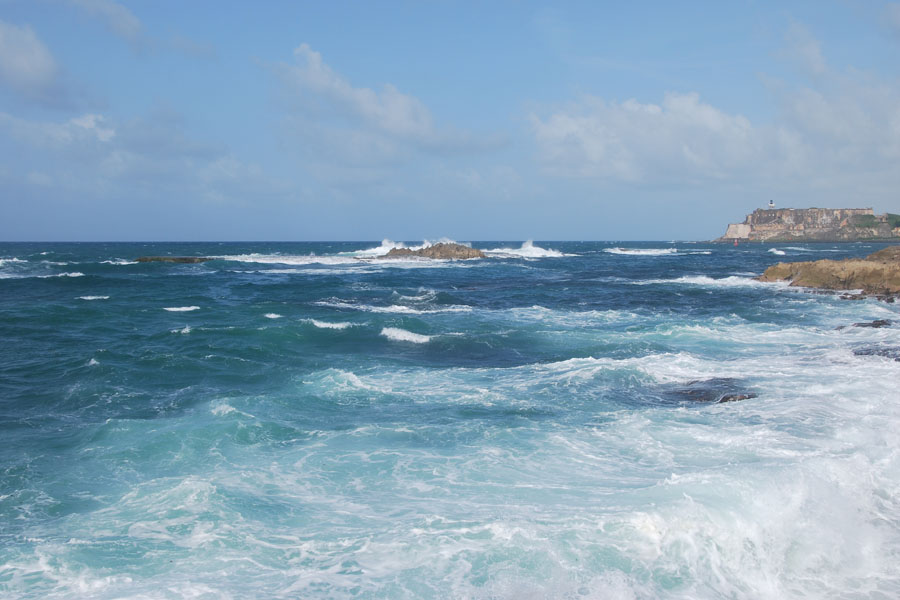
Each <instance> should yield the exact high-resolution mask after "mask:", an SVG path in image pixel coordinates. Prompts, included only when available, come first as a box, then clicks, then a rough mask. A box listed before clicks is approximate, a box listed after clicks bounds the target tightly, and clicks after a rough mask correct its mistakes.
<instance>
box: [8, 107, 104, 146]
mask: <svg viewBox="0 0 900 600" xmlns="http://www.w3.org/2000/svg"><path fill="white" fill-rule="evenodd" d="M104 123H105V119H104V117H103V116H102V115H94V114H86V115H82V116H80V117H75V118H73V119H69V120H68V121H65V122H63V123H54V122H50V121H28V120H25V119H19V118H17V117H13V116H12V115H9V114H6V113H0V131H3V130H5V131H6V132H7V133H8V134H9V136H10V137H11V138H13V139H15V140H17V141H19V142H21V143H24V144H27V145H29V146H33V147H37V148H50V149H64V148H66V147H70V146H73V145H76V144H84V143H87V142H101V143H106V142H109V141H110V140H112V139H113V138H114V137H115V135H116V131H115V129H113V128H112V127H109V126H107V125H104Z"/></svg>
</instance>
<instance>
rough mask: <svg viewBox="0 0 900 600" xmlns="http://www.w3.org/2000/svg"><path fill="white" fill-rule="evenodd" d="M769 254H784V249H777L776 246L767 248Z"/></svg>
mask: <svg viewBox="0 0 900 600" xmlns="http://www.w3.org/2000/svg"><path fill="white" fill-rule="evenodd" d="M768 252H769V254H777V255H778V256H784V250H779V249H778V248H769V250H768Z"/></svg>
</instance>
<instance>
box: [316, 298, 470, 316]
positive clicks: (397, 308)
mask: <svg viewBox="0 0 900 600" xmlns="http://www.w3.org/2000/svg"><path fill="white" fill-rule="evenodd" d="M315 304H316V305H318V306H328V307H331V308H342V309H350V310H362V311H365V312H372V313H386V314H401V315H425V314H431V313H455V312H470V311H471V310H472V307H471V306H463V305H459V304H448V305H446V306H439V307H434V308H413V307H411V306H405V305H403V304H391V305H389V306H373V305H371V304H353V303H350V302H341V301H337V302H329V301H321V302H316V303H315Z"/></svg>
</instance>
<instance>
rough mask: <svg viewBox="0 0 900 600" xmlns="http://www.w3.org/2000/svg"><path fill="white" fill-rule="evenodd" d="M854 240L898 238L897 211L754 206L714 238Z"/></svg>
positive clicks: (813, 240)
mask: <svg viewBox="0 0 900 600" xmlns="http://www.w3.org/2000/svg"><path fill="white" fill-rule="evenodd" d="M732 240H738V241H746V242H856V241H860V240H867V241H876V240H882V241H894V240H900V215H894V214H891V213H886V214H883V215H876V214H875V213H874V211H873V210H872V209H871V208H778V209H775V208H770V209H762V208H760V209H757V210H755V211H753V212H752V213H750V214H749V215H747V217H746V218H745V219H744V222H743V223H732V224H730V225H729V226H728V230H727V231H726V232H725V235H723V236H722V237H720V238H718V239H716V240H714V241H716V242H731V241H732Z"/></svg>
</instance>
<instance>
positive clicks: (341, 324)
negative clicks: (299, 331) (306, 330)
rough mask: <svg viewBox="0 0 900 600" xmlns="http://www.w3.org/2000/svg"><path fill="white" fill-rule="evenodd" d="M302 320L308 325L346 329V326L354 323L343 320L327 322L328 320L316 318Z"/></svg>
mask: <svg viewBox="0 0 900 600" xmlns="http://www.w3.org/2000/svg"><path fill="white" fill-rule="evenodd" d="M303 321H304V322H305V323H309V324H310V325H314V326H316V327H318V328H319V329H347V328H348V327H353V326H354V325H355V323H347V322H345V321H340V322H337V323H329V322H328V321H319V320H317V319H304V320H303Z"/></svg>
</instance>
